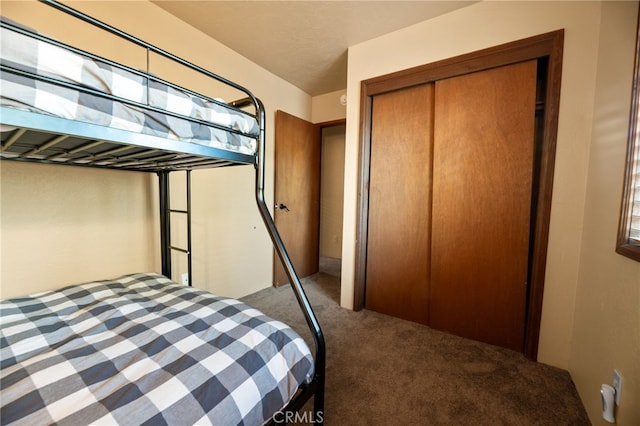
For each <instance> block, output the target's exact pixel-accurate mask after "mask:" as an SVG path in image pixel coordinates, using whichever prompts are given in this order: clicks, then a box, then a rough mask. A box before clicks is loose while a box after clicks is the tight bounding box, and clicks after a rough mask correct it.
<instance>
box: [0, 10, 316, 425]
mask: <svg viewBox="0 0 640 426" xmlns="http://www.w3.org/2000/svg"><path fill="white" fill-rule="evenodd" d="M39 1H40V2H42V3H45V4H47V5H49V6H52V7H54V8H56V9H58V10H60V11H62V12H64V13H66V14H69V15H71V16H73V17H75V18H77V19H80V20H82V21H84V22H87V23H89V24H91V25H93V26H95V27H98V28H100V29H102V30H105V31H107V32H110V33H112V34H114V35H116V36H118V37H120V38H123V39H125V40H127V41H129V42H131V43H134V44H137V45H138V46H141V47H144V48H145V49H146V50H147V56H148V54H149V52H153V53H155V54H158V55H161V56H163V57H165V58H168V59H170V60H172V61H174V62H176V63H179V64H180V65H183V66H185V67H188V68H190V69H192V70H195V71H197V72H199V73H201V74H204V75H206V76H208V77H210V78H213V79H215V80H217V81H219V82H221V83H223V84H226V85H227V86H230V87H233V88H235V89H237V90H238V91H240V92H243V93H245V94H246V98H243V99H240V100H237V101H234V102H231V103H230V104H229V105H231V106H233V107H235V108H243V107H245V106H249V105H251V106H253V107H254V108H255V111H256V113H255V118H256V119H257V121H258V123H259V129H260V130H259V134H258V135H252V136H254V137H256V140H257V145H258V146H257V150H256V154H255V155H247V154H242V153H235V152H230V151H226V150H222V149H217V148H214V147H210V146H204V145H198V144H194V143H189V142H181V141H177V140H167V139H163V138H159V137H155V136H150V135H145V134H133V133H132V132H129V131H125V130H119V129H113V128H106V127H103V126H98V125H95V124H90V123H81V122H77V121H73V120H68V119H64V118H58V117H53V116H49V115H45V114H39V113H33V112H29V111H22V110H16V109H12V108H7V107H0V123H1V124H2V125H5V126H11V127H14V128H15V130H12V131H7V132H5V131H3V132H2V142H1V145H0V159H2V160H5V159H9V160H15V161H27V162H39V163H49V164H68V165H76V166H86V167H98V168H109V169H117V170H130V171H145V172H155V173H157V174H158V176H159V187H160V216H161V246H162V247H161V250H162V253H161V255H162V273H163V275H165V276H168V277H169V278H170V277H171V250H172V247H171V242H170V219H169V216H170V214H171V212H172V210H171V208H170V205H169V173H170V172H172V171H176V170H185V171H187V173H188V177H187V192H188V196H187V198H188V201H187V203H188V204H190V176H189V173H190V171H191V170H193V169H199V168H212V167H227V166H234V165H253V166H254V169H255V198H256V202H257V205H258V210H259V212H260V215H261V217H262V219H263V221H264V224H265V226H266V228H267V232H268V234H269V236H270V238H271V241H272V243H273V246H274V248H275V251H276V253H277V255H278V257H279V259H280V261H281V263H282V265H283V267H284V270H285V272H286V274H287V277H288V278H289V280H290V283H291V289H292V291H293V293H294V295H295V297H296V300H297V302H298V304H299V306H300V309H301V310H302V313H303V315H304V317H305V320H306V322H307V326H308V327H309V330H310V331H311V335H312V337H313V340H314V345H315V369H314V377H313V379H312V381H311V382H310V383H308V384H306V385H303V386H302V387H301V388H300V389H299V390H298V392H297V393H296V395H295V396H294V397H293V399H292V400H291V401H290V402H289V404H288V405H287V406H286V407H284V408H283V410H282V411H281V412H280V413H279V414H283V415H284V414H286V412H289V411H299V410H300V409H301V408H302V407H303V406H304V405H305V403H306V402H307V401H308V400H309V399H310V398H311V396H313V398H314V408H313V410H314V414H315V415H314V420H315V423H317V424H322V423H323V420H324V388H325V357H326V355H325V354H326V350H325V341H324V336H323V333H322V330H321V328H320V324H319V322H318V320H317V318H316V316H315V313H314V312H313V308H312V307H311V304H310V302H309V299H308V297H307V296H306V294H305V291H304V289H303V287H302V284H301V281H300V278H299V277H298V275H297V273H296V271H295V269H294V266H293V263H292V261H291V258H290V256H289V254H288V252H287V250H286V248H285V245H284V243H283V241H282V238H281V236H280V234H279V232H278V230H277V228H276V226H275V223H274V221H273V217H272V215H271V213H270V212H269V209H268V207H267V203H266V200H265V195H264V191H265V110H264V106H263V104H262V102H261V101H260V100H259V99H258V98H256V97H255V96H254V95H253V94H252V93H251V92H250V91H249V90H248V89H246V88H244V87H243V86H240V85H238V84H236V83H234V82H232V81H230V80H227V79H225V78H224V77H221V76H219V75H217V74H214V73H212V72H211V71H208V70H206V69H204V68H202V67H200V66H198V65H195V64H193V63H191V62H189V61H186V60H184V59H182V58H179V57H177V56H175V55H173V54H171V53H169V52H166V51H164V50H162V49H160V48H158V47H155V46H153V45H151V44H149V43H147V42H145V41H143V40H140V39H138V38H136V37H134V36H132V35H130V34H127V33H125V32H123V31H120V30H118V29H117V28H114V27H112V26H110V25H108V24H106V23H104V22H101V21H99V20H97V19H95V18H92V17H90V16H88V15H86V14H84V13H82V12H79V11H77V10H75V9H73V8H70V7H68V6H66V5H63V4H61V3H58V2H56V1H54V0H39ZM1 26H2V27H9V28H11V29H12V30H15V31H18V32H22V33H23V34H28V35H29V36H32V37H35V38H39V39H43V40H46V41H47V42H49V43H53V44H55V45H58V46H61V47H63V48H65V49H69V50H72V51H74V52H79V53H81V54H82V55H86V56H89V57H92V58H95V59H99V60H100V61H103V62H106V63H108V64H109V65H112V66H114V67H119V68H123V69H126V70H127V71H130V72H134V73H137V74H140V75H144V76H145V78H146V79H147V82H148V81H149V80H152V79H153V80H157V81H160V82H162V83H163V84H167V85H169V86H171V87H174V88H176V89H179V90H183V91H186V92H188V93H191V94H194V95H197V96H200V97H203V98H206V99H208V100H210V101H213V102H219V101H217V100H214V99H211V98H207V97H204V96H202V95H199V94H196V93H194V92H191V91H189V90H187V89H185V88H182V87H180V86H177V85H174V84H172V83H169V82H167V81H165V80H162V79H159V78H157V77H155V76H153V75H150V74H146V73H142V72H140V71H138V70H134V69H132V68H129V67H126V66H123V65H120V64H117V63H115V62H112V61H109V60H106V59H105V58H100V57H97V56H95V55H91V54H89V53H87V52H84V51H80V50H78V49H75V48H73V47H71V46H69V45H66V44H64V43H61V42H58V41H56V40H53V39H50V38H48V37H44V36H41V35H39V34H33V33H30V32H26V31H24V30H23V29H22V28H20V27H17V26H13V25H12V24H8V23H6V22H4V21H3V22H2V23H1ZM0 71H2V72H12V73H16V74H20V75H25V76H28V77H29V78H34V79H38V80H40V81H46V82H51V83H54V84H57V85H62V86H68V87H72V88H74V89H76V90H80V91H83V92H87V93H91V94H93V95H96V96H101V97H106V98H110V99H115V100H118V101H119V102H124V103H127V104H132V105H135V106H138V107H142V108H145V109H152V110H153V109H154V107H151V106H149V105H144V104H139V103H136V102H134V101H129V100H125V99H121V98H117V97H115V96H112V95H110V94H106V93H102V92H98V91H94V90H91V89H87V88H83V87H78V86H75V85H71V84H69V83H65V82H61V81H59V80H54V79H51V78H49V77H46V76H42V75H37V74H30V73H25V72H24V71H22V70H18V69H15V68H12V67H10V66H7V65H5V64H2V65H0ZM162 112H164V111H162ZM165 113H166V112H165ZM169 114H171V113H169ZM181 117H182V116H181ZM182 118H185V119H187V120H190V121H195V122H198V121H199V120H197V119H193V118H190V117H182ZM207 124H208V125H211V124H210V123H207ZM213 126H214V127H218V128H220V129H223V130H225V131H232V132H235V133H241V132H239V131H235V130H232V129H229V128H226V127H221V126H217V125H213ZM96 135H100V137H99V138H96ZM97 147H100V149H99V150H97ZM105 147H106V148H107V149H103V148H105ZM132 147H133V148H134V151H135V152H133V153H129V154H126V155H118V154H120V153H122V152H126V151H127V150H130V148H132ZM34 155H35V156H34ZM181 212H183V213H187V215H188V216H190V208H189V207H188V208H187V210H186V211H181ZM189 220H190V219H188V221H189ZM189 228H190V227H189ZM188 234H189V235H188V248H187V249H186V250H184V249H179V250H180V251H184V252H186V253H187V254H188V255H189V254H190V252H191V247H190V246H191V242H190V240H191V234H190V229H189V230H188ZM174 249H175V248H174ZM190 264H191V262H190V260H189V267H188V268H189V272H188V274H189V284H191V265H190ZM274 421H275V419H274V418H272V421H271V423H274Z"/></svg>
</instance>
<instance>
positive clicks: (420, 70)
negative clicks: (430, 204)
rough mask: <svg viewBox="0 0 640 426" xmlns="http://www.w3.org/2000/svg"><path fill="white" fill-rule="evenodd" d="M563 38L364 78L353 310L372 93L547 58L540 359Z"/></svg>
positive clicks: (537, 208)
mask: <svg viewBox="0 0 640 426" xmlns="http://www.w3.org/2000/svg"><path fill="white" fill-rule="evenodd" d="M563 43H564V30H557V31H553V32H550V33H545V34H541V35H538V36H534V37H529V38H526V39H522V40H518V41H514V42H510V43H506V44H502V45H499V46H495V47H490V48H488V49H483V50H479V51H476V52H472V53H468V54H465V55H461V56H457V57H454V58H450V59H445V60H441V61H437V62H433V63H430V64H426V65H421V66H418V67H414V68H410V69H407V70H403V71H398V72H394V73H391V74H387V75H383V76H380V77H375V78H372V79H368V80H364V81H362V83H361V91H360V93H361V99H360V117H361V118H360V156H359V158H360V160H359V161H360V163H359V191H358V193H359V197H358V216H357V225H356V259H355V262H356V264H355V283H354V310H361V309H363V308H364V302H365V285H366V264H367V263H366V259H367V257H366V256H367V234H368V223H367V218H368V217H369V207H368V206H369V170H370V154H371V121H372V115H371V112H372V108H371V105H372V100H373V97H374V96H375V95H379V94H382V93H387V92H391V91H394V90H399V89H402V88H406V87H411V86H415V85H420V84H425V83H429V82H434V81H437V80H441V79H444V78H450V77H455V76H460V75H464V74H468V73H472V72H476V71H482V70H486V69H490V68H494V67H498V66H503V65H509V64H514V63H518V62H522V61H527V60H532V59H536V60H545V61H546V62H547V79H546V93H545V106H544V112H543V119H542V126H541V127H542V134H541V136H540V150H541V152H540V154H539V164H537V170H536V173H537V174H536V178H537V180H536V183H537V187H536V189H537V191H535V192H534V194H532V196H533V200H532V204H533V206H534V207H533V211H532V214H533V220H532V229H531V236H532V238H533V242H532V248H531V259H530V265H529V269H530V271H529V287H528V292H527V312H526V319H525V344H524V354H525V356H527V358H529V359H532V360H536V359H537V353H538V340H539V336H540V322H541V317H542V296H543V292H544V278H545V269H546V257H547V244H548V240H549V218H550V215H551V198H552V193H553V172H554V165H555V152H556V139H557V130H558V112H559V105H560V83H561V76H562V53H563Z"/></svg>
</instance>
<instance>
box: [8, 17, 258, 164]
mask: <svg viewBox="0 0 640 426" xmlns="http://www.w3.org/2000/svg"><path fill="white" fill-rule="evenodd" d="M0 42H1V45H0V53H1V56H2V57H1V61H2V63H3V64H6V65H9V66H12V67H15V68H18V69H21V70H25V71H29V72H32V73H34V74H38V75H43V76H47V77H51V78H54V79H56V80H59V81H63V82H66V83H71V84H74V85H77V86H82V87H85V88H89V89H93V90H96V91H99V92H102V93H107V94H111V95H114V96H118V97H120V98H124V99H127V100H130V101H134V102H139V103H143V104H148V105H150V106H153V107H157V108H160V109H162V110H163V111H170V112H173V113H177V114H181V115H185V116H188V117H192V118H196V119H199V120H203V121H206V122H209V123H214V124H218V125H221V126H225V127H228V128H231V129H234V130H237V131H240V132H244V133H248V134H251V135H257V134H258V131H259V128H258V124H257V121H256V119H255V118H254V117H252V116H250V115H248V114H244V113H242V112H240V111H239V110H236V109H233V108H227V107H225V106H223V105H219V104H217V103H214V102H210V101H207V100H205V99H202V98H199V97H196V96H191V95H190V94H188V93H185V92H183V91H179V90H176V89H174V88H172V87H169V86H167V85H164V84H161V83H158V82H156V81H153V80H150V81H147V79H146V78H145V77H144V76H141V75H138V74H135V73H133V72H129V71H127V70H123V69H120V68H116V67H112V66H110V65H108V64H106V63H104V62H100V61H96V60H93V59H90V58H87V57H85V56H83V55H80V54H76V53H74V52H70V51H68V50H66V49H63V48H61V47H58V46H55V45H53V44H50V43H46V42H43V41H40V40H36V39H33V38H31V37H28V36H25V35H23V34H20V33H17V32H15V31H12V30H9V29H6V28H2V33H1V34H0ZM0 79H1V83H2V86H1V87H2V90H1V92H0V94H1V96H0V98H1V101H0V104H1V105H2V106H8V107H12V108H17V109H21V110H27V111H33V112H39V113H46V114H51V115H55V116H58V117H62V118H67V119H72V120H77V121H83V122H87V123H92V124H98V125H103V126H108V127H114V128H117V129H122V130H127V131H133V132H137V133H145V134H150V135H153V136H159V137H163V138H168V139H172V140H181V141H187V142H194V143H198V144H202V145H208V146H213V147H216V148H221V149H225V150H230V151H234V152H241V153H244V154H254V153H255V150H256V141H255V139H254V138H252V137H247V136H244V135H239V134H237V133H232V132H228V131H226V130H221V129H217V128H215V127H212V126H208V125H205V124H199V123H195V122H192V121H189V120H186V119H182V118H178V117H175V116H171V115H167V114H163V113H159V112H156V111H153V110H145V109H143V108H139V107H136V106H133V105H129V104H126V103H122V102H114V101H112V100H109V99H107V98H102V97H100V96H98V95H92V94H86V93H83V92H80V91H78V90H75V89H73V88H67V87H64V86H59V85H55V84H51V83H47V82H43V81H37V80H33V79H31V78H28V77H24V76H20V75H17V74H14V73H10V72H2V75H1V77H0Z"/></svg>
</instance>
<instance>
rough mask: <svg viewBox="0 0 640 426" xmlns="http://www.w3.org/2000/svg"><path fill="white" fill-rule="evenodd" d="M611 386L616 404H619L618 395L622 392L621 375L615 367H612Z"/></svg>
mask: <svg viewBox="0 0 640 426" xmlns="http://www.w3.org/2000/svg"><path fill="white" fill-rule="evenodd" d="M613 388H614V389H615V390H616V405H620V395H621V394H622V375H621V374H620V372H619V371H618V370H616V369H615V368H614V369H613Z"/></svg>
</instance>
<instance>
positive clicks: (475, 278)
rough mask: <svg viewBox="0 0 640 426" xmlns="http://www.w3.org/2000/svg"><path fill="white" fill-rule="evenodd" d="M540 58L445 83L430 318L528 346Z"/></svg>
mask: <svg viewBox="0 0 640 426" xmlns="http://www.w3.org/2000/svg"><path fill="white" fill-rule="evenodd" d="M535 92H536V61H528V62H523V63H519V64H515V65H509V66H504V67H500V68H495V69H491V70H486V71H480V72H475V73H472V74H467V75H463V76H460V77H454V78H450V79H446V80H441V81H438V82H437V83H436V88H435V103H436V109H435V126H434V131H435V137H434V140H435V142H434V174H433V214H432V249H431V250H432V253H431V290H430V300H429V324H430V326H431V327H433V328H436V329H440V330H446V331H449V332H452V333H454V334H457V335H461V336H464V337H469V338H472V339H475V340H480V341H484V342H487V343H491V344H496V345H500V346H503V347H507V348H511V349H514V350H518V351H522V350H523V344H524V324H525V306H526V289H527V276H528V262H529V233H530V226H531V225H530V223H531V220H530V212H531V194H532V170H533V154H534V119H535Z"/></svg>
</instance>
